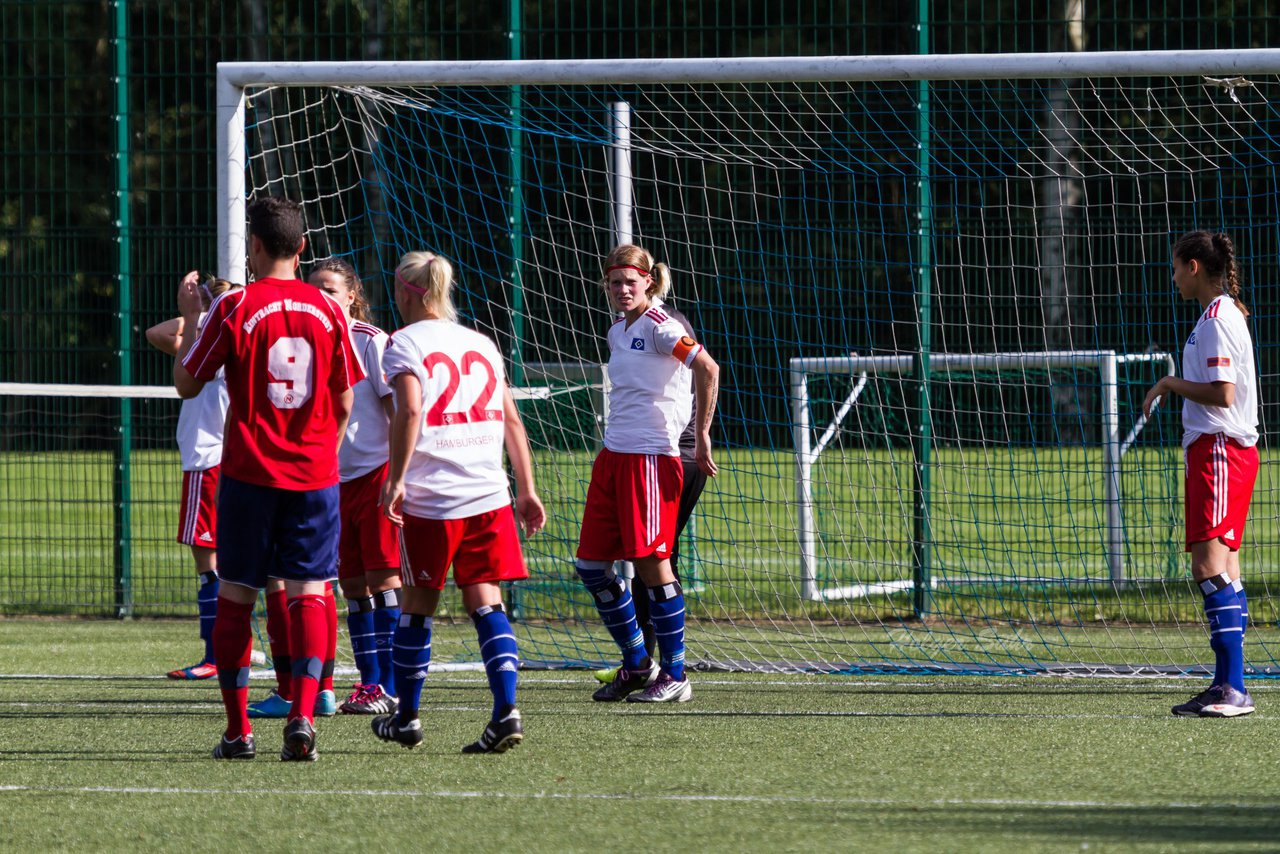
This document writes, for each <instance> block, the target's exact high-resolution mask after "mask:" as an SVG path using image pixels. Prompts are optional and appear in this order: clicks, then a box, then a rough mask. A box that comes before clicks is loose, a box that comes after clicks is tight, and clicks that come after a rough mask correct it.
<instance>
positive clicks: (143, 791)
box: [0, 786, 1280, 811]
mask: <svg viewBox="0 0 1280 854" xmlns="http://www.w3.org/2000/svg"><path fill="white" fill-rule="evenodd" d="M0 792H39V793H54V794H57V793H63V794H105V795H184V796H185V795H246V796H250V797H257V796H260V795H281V796H286V795H299V796H302V797H316V796H326V795H330V796H332V795H337V796H341V797H370V798H382V797H407V798H439V799H468V800H469V799H477V798H503V799H507V800H533V801H542V800H566V801H576V800H584V801H622V800H627V801H631V800H646V801H666V802H711V803H742V804H760V803H778V804H833V805H846V806H901V807H910V808H919V807H920V806H960V807H987V806H992V807H1031V808H1037V807H1044V808H1060V807H1076V808H1089V809H1095V808H1096V809H1117V808H1118V809H1198V810H1213V811H1218V810H1266V811H1273V810H1276V809H1280V802H1271V803H1241V802H1222V801H1217V802H1213V803H1196V802H1191V801H1182V802H1179V801H1173V802H1165V803H1160V802H1146V803H1139V802H1134V801H1098V800H1079V801H1075V800H1061V801H1056V800H1037V799H1030V798H933V799H930V800H917V799H911V800H897V799H893V798H814V797H800V796H791V795H658V794H651V793H648V792H478V791H452V790H448V789H444V790H436V791H431V790H414V789H405V790H389V789H187V788H168V787H143V786H0Z"/></svg>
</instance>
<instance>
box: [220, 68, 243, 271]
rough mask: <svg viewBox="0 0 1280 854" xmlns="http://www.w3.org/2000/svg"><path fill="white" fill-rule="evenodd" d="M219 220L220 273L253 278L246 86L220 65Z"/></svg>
mask: <svg viewBox="0 0 1280 854" xmlns="http://www.w3.org/2000/svg"><path fill="white" fill-rule="evenodd" d="M217 97H218V116H217V152H218V154H217V156H218V162H217V173H218V185H217V205H218V211H217V223H218V275H220V276H222V277H223V278H226V279H230V280H231V281H233V282H239V283H240V284H244V283H246V282H248V281H249V277H248V270H247V269H246V258H247V255H248V242H247V239H246V234H245V192H244V172H245V163H246V149H245V138H244V125H245V122H244V104H245V98H244V89H243V88H241V87H240V86H237V85H235V84H233V83H232V82H231V81H230V78H229V76H228V75H227V74H225V73H224V72H223V68H222V65H221V64H219V66H218V86H217Z"/></svg>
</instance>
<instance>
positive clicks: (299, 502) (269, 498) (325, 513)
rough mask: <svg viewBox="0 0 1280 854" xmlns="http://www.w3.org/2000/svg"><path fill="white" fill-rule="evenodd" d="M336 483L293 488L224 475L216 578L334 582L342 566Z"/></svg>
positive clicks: (246, 582)
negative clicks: (339, 567) (303, 488)
mask: <svg viewBox="0 0 1280 854" xmlns="http://www.w3.org/2000/svg"><path fill="white" fill-rule="evenodd" d="M338 533H339V519H338V485H337V484H334V485H333V486H329V487H326V488H324V489H312V490H306V491H301V492H298V491H294V490H289V489H276V488H274V487H270V486H257V485H255V484H252V483H245V482H244V481H242V480H236V479H235V478H232V477H227V476H226V475H225V474H224V475H223V476H222V491H221V492H220V493H219V495H218V577H219V578H221V579H222V580H223V581H230V582H231V583H232V584H240V585H242V586H244V587H254V588H257V589H259V590H261V589H262V588H264V587H266V586H267V579H268V578H280V579H283V580H285V581H331V580H333V579H334V578H336V577H337V575H338V573H337V565H338Z"/></svg>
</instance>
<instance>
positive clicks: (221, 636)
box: [213, 597, 253, 739]
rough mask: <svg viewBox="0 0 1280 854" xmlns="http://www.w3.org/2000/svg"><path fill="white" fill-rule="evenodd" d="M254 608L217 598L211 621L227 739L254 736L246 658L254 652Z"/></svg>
mask: <svg viewBox="0 0 1280 854" xmlns="http://www.w3.org/2000/svg"><path fill="white" fill-rule="evenodd" d="M252 617H253V604H252V603H249V604H247V605H241V604H239V603H237V602H232V601H230V600H228V599H223V598H222V597H219V598H218V616H217V617H216V618H215V619H214V621H213V656H214V660H215V661H218V662H221V664H220V665H219V666H218V687H219V688H220V689H221V690H222V705H223V706H224V707H225V708H226V710H227V731H226V733H225V735H226V737H227V738H228V739H236V738H240V737H241V736H244V735H248V734H249V733H251V732H253V727H252V726H251V725H250V723H249V655H250V653H251V651H252V650H253V627H252V626H251V625H250V622H249V621H250V619H251V618H252Z"/></svg>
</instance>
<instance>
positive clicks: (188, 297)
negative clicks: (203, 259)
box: [173, 270, 205, 400]
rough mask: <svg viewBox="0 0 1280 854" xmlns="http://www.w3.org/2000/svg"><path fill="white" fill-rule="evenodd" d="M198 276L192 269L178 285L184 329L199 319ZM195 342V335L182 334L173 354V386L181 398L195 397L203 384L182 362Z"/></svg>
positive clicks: (179, 306)
mask: <svg viewBox="0 0 1280 854" xmlns="http://www.w3.org/2000/svg"><path fill="white" fill-rule="evenodd" d="M199 277H200V274H199V273H197V272H196V271H194V270H192V271H191V272H190V273H187V275H186V276H185V277H184V278H183V279H182V282H181V283H180V284H179V285H178V312H179V313H180V314H181V315H182V316H181V317H180V318H179V319H180V320H181V321H182V325H183V328H184V329H195V328H196V325H197V324H198V323H199V320H200V309H201V308H202V306H201V304H200V292H199V291H198V290H197V289H196V281H197V279H199ZM195 343H196V336H194V335H183V336H182V338H181V340H179V341H178V349H177V350H176V351H175V352H174V354H173V355H174V359H173V386H174V388H176V389H177V390H178V397H181V398H182V399H183V400H189V399H190V398H193V397H195V396H196V395H197V394H199V393H200V389H202V388H204V385H205V383H204V380H199V379H196V378H195V377H193V376H192V375H191V372H190V371H188V370H187V369H186V368H185V367H183V364H182V361H183V359H185V358H187V354H188V353H190V352H191V346H192V345H193V344H195Z"/></svg>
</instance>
